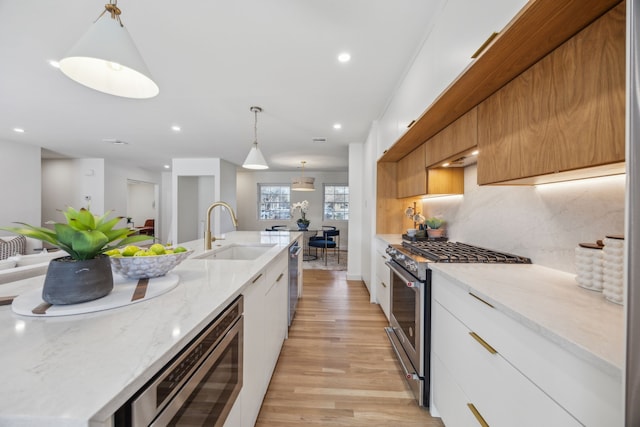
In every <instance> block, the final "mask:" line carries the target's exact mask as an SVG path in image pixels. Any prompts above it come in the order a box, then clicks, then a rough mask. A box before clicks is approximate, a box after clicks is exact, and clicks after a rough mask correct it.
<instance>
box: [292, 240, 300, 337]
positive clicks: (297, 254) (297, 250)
mask: <svg viewBox="0 0 640 427" xmlns="http://www.w3.org/2000/svg"><path fill="white" fill-rule="evenodd" d="M300 252H302V248H301V247H300V245H299V244H298V241H295V242H293V244H292V245H291V246H289V326H291V322H293V316H295V314H296V307H297V305H298V258H299V257H300Z"/></svg>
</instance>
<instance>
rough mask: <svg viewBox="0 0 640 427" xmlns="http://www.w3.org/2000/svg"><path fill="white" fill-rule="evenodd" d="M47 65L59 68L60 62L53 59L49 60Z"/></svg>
mask: <svg viewBox="0 0 640 427" xmlns="http://www.w3.org/2000/svg"><path fill="white" fill-rule="evenodd" d="M49 65H51V66H52V67H53V68H60V63H59V62H58V61H56V60H55V59H51V60H49Z"/></svg>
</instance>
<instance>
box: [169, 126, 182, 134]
mask: <svg viewBox="0 0 640 427" xmlns="http://www.w3.org/2000/svg"><path fill="white" fill-rule="evenodd" d="M171 130H172V131H174V132H180V131H181V130H182V128H181V127H180V126H178V125H173V126H171Z"/></svg>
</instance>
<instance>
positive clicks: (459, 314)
mask: <svg viewBox="0 0 640 427" xmlns="http://www.w3.org/2000/svg"><path fill="white" fill-rule="evenodd" d="M432 285H433V288H432V296H433V303H432V349H431V350H432V355H431V363H432V381H433V383H432V386H433V393H434V395H433V400H434V403H435V406H436V408H437V409H438V411H439V413H440V415H441V416H442V419H443V421H444V423H445V424H446V425H447V426H448V427H457V426H464V425H477V423H476V424H473V423H467V422H466V421H461V417H463V418H468V417H467V416H466V415H465V416H462V415H461V413H462V412H464V411H468V412H470V407H469V406H468V404H473V405H474V408H475V409H476V410H477V412H478V413H479V414H480V416H482V417H483V418H484V420H485V421H486V423H488V424H489V425H491V426H501V425H503V426H513V425H518V426H527V425H531V426H540V425H545V426H563V427H564V426H572V425H576V426H578V425H588V426H591V425H593V426H596V425H611V426H618V425H622V419H621V413H620V412H621V411H620V407H619V402H620V401H621V390H622V387H621V382H620V378H615V375H614V376H612V375H610V374H607V373H605V372H603V371H601V370H600V369H599V368H598V367H597V366H595V365H592V364H590V363H589V362H587V361H585V360H583V359H581V358H579V357H577V356H575V355H574V354H573V353H570V352H568V351H567V350H566V349H564V348H563V347H561V346H559V345H557V344H556V343H554V342H552V341H550V340H549V339H547V338H545V337H544V336H542V335H541V334H540V333H538V332H536V331H534V330H533V329H530V328H528V327H525V326H524V325H522V324H521V323H519V322H517V321H515V320H514V319H512V318H511V317H509V316H507V315H505V314H504V313H502V312H500V311H499V310H497V309H496V308H494V307H492V306H490V305H487V304H486V303H484V302H482V300H480V299H478V297H477V296H474V295H473V291H471V292H469V291H468V290H466V289H463V287H461V286H460V285H459V284H457V283H455V282H453V281H450V280H449V279H447V278H445V277H443V276H442V275H441V274H440V273H439V272H437V271H434V272H433V275H432ZM451 381H453V383H454V384H451ZM472 416H473V414H472Z"/></svg>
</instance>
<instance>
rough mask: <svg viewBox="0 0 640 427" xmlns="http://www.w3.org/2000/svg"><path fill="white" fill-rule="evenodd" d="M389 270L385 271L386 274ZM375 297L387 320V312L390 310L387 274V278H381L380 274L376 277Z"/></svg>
mask: <svg viewBox="0 0 640 427" xmlns="http://www.w3.org/2000/svg"><path fill="white" fill-rule="evenodd" d="M388 273H389V272H388V271H387V274H388ZM376 286H377V288H376V297H377V299H378V304H380V308H382V311H383V312H384V315H385V316H387V320H389V312H390V308H391V306H390V298H391V290H390V289H389V279H388V276H387V280H386V281H385V280H383V279H382V278H380V276H377V277H376Z"/></svg>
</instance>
